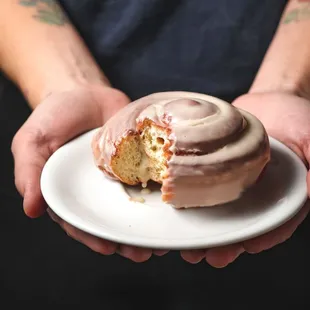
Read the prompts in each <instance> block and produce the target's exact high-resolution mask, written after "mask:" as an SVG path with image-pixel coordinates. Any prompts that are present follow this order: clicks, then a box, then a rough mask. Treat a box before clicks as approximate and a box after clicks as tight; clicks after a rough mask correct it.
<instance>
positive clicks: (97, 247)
mask: <svg viewBox="0 0 310 310" xmlns="http://www.w3.org/2000/svg"><path fill="white" fill-rule="evenodd" d="M128 103H129V99H128V97H127V96H126V95H124V94H123V93H122V92H120V91H118V90H116V89H113V88H110V87H103V86H96V87H78V88H77V89H75V90H72V91H68V92H63V93H55V94H51V95H50V96H49V97H47V98H46V99H45V100H44V101H43V102H41V103H40V104H39V106H38V107H37V108H36V109H35V110H34V111H33V112H32V114H31V115H30V117H29V118H28V120H27V121H26V122H25V124H24V125H23V126H22V127H21V128H20V129H19V131H18V132H17V133H16V135H15V137H14V139H13V142H12V152H13V157H14V163H15V169H14V172H15V184H16V187H17V189H18V191H19V193H20V194H21V195H22V196H23V198H24V202H23V206H24V211H25V213H26V215H28V216H29V217H31V218H36V217H39V216H40V215H42V214H43V213H44V212H45V210H46V208H47V205H46V203H45V201H44V199H43V197H42V194H41V190H40V177H41V172H42V169H43V166H44V164H45V163H46V161H47V160H48V158H49V157H50V156H51V155H52V154H53V153H54V152H55V151H56V150H57V149H58V148H59V147H61V146H62V145H63V144H65V143H66V142H68V141H69V140H71V139H72V138H74V137H76V136H78V135H80V134H82V133H83V132H86V131H88V130H91V129H94V128H97V127H99V126H102V125H103V124H104V122H106V121H107V120H108V119H109V118H110V117H111V116H112V115H113V114H114V113H115V112H116V111H118V110H119V109H121V108H122V107H124V106H125V105H126V104H128ZM48 213H49V215H50V216H51V218H52V219H53V220H54V221H56V222H57V223H58V224H59V225H60V226H61V227H62V228H63V229H64V230H65V231H66V233H67V234H68V235H69V236H71V237H72V238H74V239H76V240H77V241H79V242H81V243H83V244H85V245H86V246H88V247H89V248H91V249H92V250H94V251H96V252H99V253H102V254H105V255H110V254H113V253H115V252H117V253H119V254H120V255H122V256H124V257H127V258H129V259H131V260H133V261H136V262H142V261H145V260H147V259H149V258H150V257H151V255H152V254H153V253H154V254H157V255H162V254H164V252H162V251H152V250H149V249H139V248H134V247H129V246H125V245H116V244H115V243H112V242H109V241H106V240H102V239H99V238H96V237H94V236H91V235H89V234H86V233H84V232H82V231H80V230H78V229H76V228H74V227H73V226H71V225H69V224H68V223H66V222H64V221H63V220H62V219H60V218H59V217H57V216H56V215H55V214H54V213H53V212H52V211H51V210H50V209H48Z"/></svg>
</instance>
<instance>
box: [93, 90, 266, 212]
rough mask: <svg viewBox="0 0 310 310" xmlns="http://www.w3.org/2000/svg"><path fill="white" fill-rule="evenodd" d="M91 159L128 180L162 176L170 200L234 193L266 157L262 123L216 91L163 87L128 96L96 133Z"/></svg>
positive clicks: (225, 198) (193, 202)
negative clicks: (129, 100) (213, 93)
mask: <svg viewBox="0 0 310 310" xmlns="http://www.w3.org/2000/svg"><path fill="white" fill-rule="evenodd" d="M92 149H93V154H94V158H95V162H96V165H97V166H98V167H99V168H100V169H101V170H102V171H104V173H105V174H106V175H108V176H109V177H112V178H114V179H118V180H121V181H122V182H124V183H127V184H130V185H135V184H138V183H147V182H148V181H149V180H154V181H155V182H158V183H162V188H161V190H162V198H163V200H164V201H165V202H167V203H170V204H171V205H173V206H174V207H175V208H188V207H198V206H201V207H202V206H205V207H207V206H214V205H218V204H223V203H226V202H229V201H232V200H235V199H237V198H239V197H240V196H241V195H242V193H243V192H244V191H245V190H246V189H247V188H248V187H250V186H252V185H253V184H254V183H255V182H256V181H257V179H258V177H259V176H260V174H261V172H262V170H263V169H264V167H265V166H266V164H267V163H268V162H269V160H270V146H269V140H268V136H267V134H266V131H265V129H264V127H263V125H262V124H261V122H260V121H259V120H258V119H257V118H256V117H254V116H253V115H251V114H249V113H247V112H245V111H243V110H240V109H237V108H235V107H233V106H232V105H230V104H229V103H227V102H225V101H222V100H220V99H218V98H215V97H211V96H207V95H204V94H199V93H190V92H163V93H156V94H152V95H149V96H146V97H143V98H141V99H139V100H136V101H135V102H132V103H131V104H129V105H128V106H127V107H125V108H124V109H122V110H121V111H119V112H118V113H117V114H116V115H114V116H113V117H112V118H111V119H110V120H109V121H108V122H107V123H106V124H105V125H104V126H103V127H102V128H100V129H99V130H98V131H97V133H96V134H95V136H94V138H93V141H92Z"/></svg>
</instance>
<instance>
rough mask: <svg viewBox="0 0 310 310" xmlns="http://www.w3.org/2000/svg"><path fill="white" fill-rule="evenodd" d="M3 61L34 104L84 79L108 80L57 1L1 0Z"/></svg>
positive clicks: (0, 58) (0, 50) (0, 48)
mask: <svg viewBox="0 0 310 310" xmlns="http://www.w3.org/2000/svg"><path fill="white" fill-rule="evenodd" d="M0 38H1V41H0V67H1V69H2V70H3V71H4V72H5V73H6V74H7V75H8V76H9V78H11V79H12V80H13V81H14V82H15V83H16V84H17V85H18V86H19V87H20V89H21V91H22V92H23V94H24V95H25V97H26V98H27V99H28V102H29V104H30V106H31V107H32V108H35V107H36V106H37V105H38V104H39V102H40V101H41V100H43V99H44V98H45V97H46V96H47V95H48V94H50V93H52V92H55V91H65V90H69V89H71V88H73V87H75V86H76V85H77V84H83V83H95V84H96V83H98V84H99V83H100V84H101V83H103V84H107V85H108V84H109V82H108V80H107V79H106V77H105V76H104V75H103V73H102V72H101V70H100V68H99V67H98V66H97V64H96V62H95V60H94V59H93V57H92V56H91V54H90V53H89V51H88V49H87V47H86V46H85V44H84V42H83V41H82V40H81V38H80V37H79V35H78V34H77V32H76V31H75V29H74V27H73V26H72V25H71V23H70V22H69V20H68V18H67V17H66V15H65V13H64V12H63V11H62V9H61V8H60V6H59V5H58V4H57V2H56V1H54V0H51V1H19V0H2V1H0Z"/></svg>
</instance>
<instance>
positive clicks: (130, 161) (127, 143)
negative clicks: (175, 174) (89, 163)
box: [111, 120, 171, 185]
mask: <svg viewBox="0 0 310 310" xmlns="http://www.w3.org/2000/svg"><path fill="white" fill-rule="evenodd" d="M170 145H171V141H170V140H169V139H168V133H167V130H166V129H164V128H161V127H159V126H156V125H154V124H153V123H152V122H150V121H148V120H146V121H144V123H143V125H142V126H141V130H140V132H139V133H135V134H132V135H129V136H127V137H125V138H123V140H122V141H121V143H120V145H119V148H118V152H117V156H115V157H114V158H113V159H112V165H111V166H112V169H113V171H114V173H115V174H116V175H117V176H118V177H119V178H120V179H121V180H122V181H123V182H125V183H127V184H131V185H135V184H138V183H142V184H143V185H146V183H147V182H148V181H149V180H153V181H155V182H157V183H162V181H163V179H164V178H165V176H166V172H167V160H168V158H169V157H170V155H169V153H170V152H169V146H170Z"/></svg>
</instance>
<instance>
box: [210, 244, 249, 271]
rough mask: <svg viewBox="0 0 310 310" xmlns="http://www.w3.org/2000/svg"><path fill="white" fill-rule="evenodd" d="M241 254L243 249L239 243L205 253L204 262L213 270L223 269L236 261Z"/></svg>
mask: <svg viewBox="0 0 310 310" xmlns="http://www.w3.org/2000/svg"><path fill="white" fill-rule="evenodd" d="M243 252H244V248H243V246H242V244H239V243H237V244H232V245H227V246H223V247H218V248H213V249H210V250H208V251H207V252H206V261H207V262H208V263H209V264H210V265H211V266H213V267H215V268H223V267H226V266H227V265H229V264H230V263H232V262H233V261H234V260H236V259H237V258H238V257H239V256H240V255H241V254H242V253H243Z"/></svg>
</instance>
